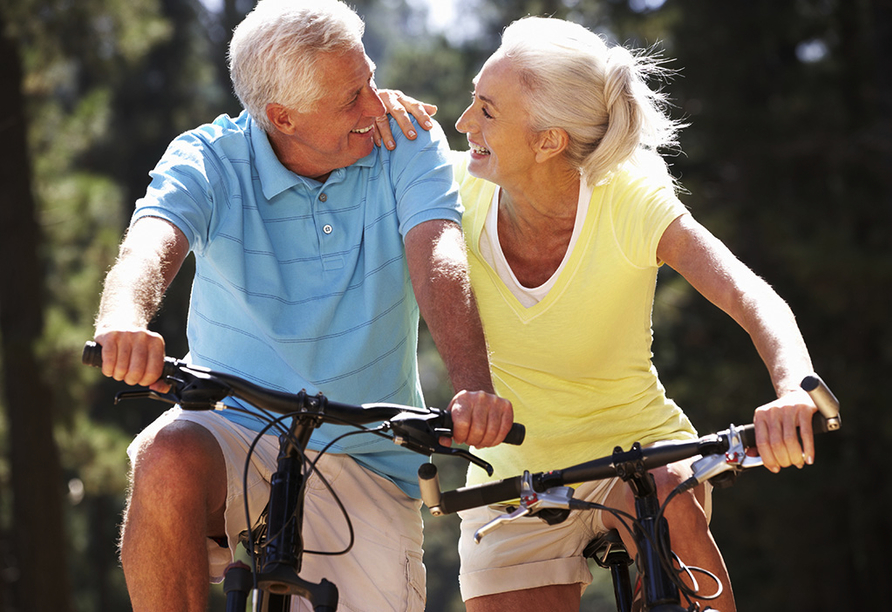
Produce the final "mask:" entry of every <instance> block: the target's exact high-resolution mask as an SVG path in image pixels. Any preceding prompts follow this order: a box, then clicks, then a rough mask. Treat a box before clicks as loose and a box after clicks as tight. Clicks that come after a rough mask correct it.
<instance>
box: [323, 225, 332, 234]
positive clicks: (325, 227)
mask: <svg viewBox="0 0 892 612" xmlns="http://www.w3.org/2000/svg"><path fill="white" fill-rule="evenodd" d="M331 229H332V228H331V226H330V225H328V224H327V223H326V224H325V226H324V227H323V228H322V231H323V232H325V233H326V234H330V233H331Z"/></svg>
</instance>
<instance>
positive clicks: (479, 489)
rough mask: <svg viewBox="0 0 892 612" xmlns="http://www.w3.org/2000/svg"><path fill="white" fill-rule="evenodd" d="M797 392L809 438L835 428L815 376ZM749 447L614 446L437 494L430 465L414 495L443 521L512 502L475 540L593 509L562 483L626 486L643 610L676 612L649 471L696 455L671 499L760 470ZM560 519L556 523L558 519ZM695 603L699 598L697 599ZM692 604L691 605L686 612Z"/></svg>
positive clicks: (728, 441)
mask: <svg viewBox="0 0 892 612" xmlns="http://www.w3.org/2000/svg"><path fill="white" fill-rule="evenodd" d="M802 388H803V389H804V390H806V391H808V393H809V394H810V395H811V397H812V399H813V400H814V402H815V404H816V406H817V407H818V412H816V413H815V415H814V419H813V426H814V430H815V432H828V431H836V430H838V429H839V428H840V427H841V420H840V417H839V402H838V401H837V399H836V398H835V397H834V396H833V394H832V393H831V392H830V390H829V389H828V388H827V386H826V385H825V384H824V383H823V381H821V379H820V378H818V377H817V375H811V376H808V377H806V378H805V379H804V380H803V381H802ZM755 446H756V441H755V429H754V427H753V426H752V425H745V426H742V427H736V426H734V425H731V426H730V427H729V429H728V430H726V431H723V432H719V433H717V434H712V435H708V436H704V437H702V438H700V439H699V440H694V441H690V442H674V443H667V444H665V445H659V446H652V447H649V448H646V449H642V448H641V445H640V444H638V443H637V442H636V443H635V444H634V445H633V446H632V448H631V450H629V451H623V450H622V449H620V448H617V449H616V450H615V451H614V452H613V454H612V455H611V456H608V457H602V458H599V459H595V460H593V461H589V462H586V463H581V464H578V465H574V466H570V467H568V468H565V469H563V470H554V471H551V472H540V473H537V474H530V473H529V472H525V473H524V474H523V476H515V477H514V478H508V479H504V480H501V481H496V482H491V483H486V484H482V485H476V486H472V487H463V488H460V489H456V490H454V491H447V492H442V491H441V490H440V485H439V479H438V476H437V469H436V466H434V465H433V464H426V465H423V466H421V468H419V470H418V480H419V484H420V485H421V496H422V500H423V501H424V503H425V504H426V505H427V506H428V508H429V509H430V511H431V514H432V515H433V516H442V515H445V514H450V513H453V512H459V511H461V510H466V509H469V508H475V507H478V506H487V505H491V504H498V503H502V502H505V501H508V500H516V499H518V498H519V507H517V508H516V509H515V510H513V511H512V512H510V513H509V514H506V515H503V516H501V517H498V518H496V519H495V520H493V521H492V522H490V523H489V524H487V525H484V526H483V527H481V528H480V529H479V530H478V531H477V533H476V534H475V536H474V537H475V539H476V540H478V541H479V540H480V539H481V538H483V537H485V536H486V535H487V534H488V533H490V532H491V531H492V530H494V529H497V528H498V527H499V526H500V525H502V524H504V523H505V522H510V521H512V520H516V519H517V518H520V517H522V516H535V515H536V514H538V513H541V512H543V511H545V512H551V514H550V515H549V517H550V520H549V522H553V517H554V516H555V514H554V513H555V512H556V511H557V510H558V509H561V510H562V511H563V512H564V513H565V514H564V515H563V518H566V515H568V514H569V511H572V510H593V509H594V510H599V509H603V507H602V506H600V505H598V504H592V503H589V502H586V501H582V500H577V499H574V498H573V489H571V488H570V487H569V486H567V485H569V484H572V483H580V482H587V481H595V480H602V479H605V478H613V477H619V478H621V479H622V480H623V481H625V482H626V483H628V484H629V486H630V487H631V489H632V492H633V494H634V496H635V511H636V519H637V520H636V521H635V523H634V527H633V533H632V535H633V539H634V541H635V544H636V548H637V553H638V557H637V562H638V569H639V575H640V576H641V578H642V590H643V602H644V610H646V611H652V612H680V611H682V612H683V611H686V610H691V609H694V608H684V607H682V606H681V603H680V602H681V596H680V594H679V585H678V583H677V582H676V580H675V579H674V578H673V577H672V576H671V575H670V573H669V572H670V568H671V565H672V559H671V557H670V555H669V553H670V552H671V542H670V540H669V530H668V525H667V524H666V521H665V519H664V518H663V517H662V508H661V506H660V503H659V500H658V498H657V494H656V486H655V484H654V479H653V476H652V475H651V474H650V473H649V470H651V469H654V468H656V467H660V466H664V465H668V464H670V463H674V462H676V461H681V460H683V459H688V458H691V457H695V456H697V455H701V458H700V459H698V460H697V461H695V462H694V463H693V464H692V469H693V475H692V476H691V477H690V478H689V479H688V480H686V481H685V482H683V483H682V484H681V485H679V486H678V487H677V488H676V489H675V490H674V491H673V492H672V494H670V496H669V498H668V499H667V502H666V503H668V502H669V500H671V498H672V497H674V495H676V494H677V493H681V492H683V491H687V490H689V489H692V488H693V487H695V486H697V485H699V484H701V483H702V482H705V481H707V480H711V479H714V478H716V477H725V476H728V473H730V475H731V476H734V475H736V474H737V473H738V472H740V471H743V470H746V469H750V468H753V467H757V466H760V465H762V461H761V458H759V457H757V456H750V455H748V453H747V450H748V449H753V448H755ZM561 520H563V519H561ZM627 558H628V556H627V555H626V556H625V557H623V556H622V555H618V557H617V558H615V559H614V560H613V561H612V563H611V574H612V576H613V580H614V592H615V594H616V599H617V610H618V612H629V611H630V610H631V605H632V602H631V597H630V592H631V587H630V583H629V576H628V568H627V567H622V566H623V565H624V564H625V560H626V559H627ZM701 599H702V597H701ZM693 605H695V604H692V606H693Z"/></svg>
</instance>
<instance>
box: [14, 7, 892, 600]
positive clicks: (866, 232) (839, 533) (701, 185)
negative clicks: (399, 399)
mask: <svg viewBox="0 0 892 612" xmlns="http://www.w3.org/2000/svg"><path fill="white" fill-rule="evenodd" d="M244 4H246V3H239V2H235V0H229V1H227V2H225V3H224V5H225V7H226V10H227V11H228V12H227V13H225V14H214V13H210V12H208V11H207V10H206V9H205V8H203V6H202V5H201V4H200V3H198V2H197V1H189V2H159V1H156V0H128V1H126V2H124V1H121V0H79V1H78V2H69V1H64V0H49V1H47V0H43V1H41V2H38V1H37V0H19V1H17V2H11V1H9V0H2V1H0V14H2V15H3V16H5V17H6V20H5V22H6V23H7V24H9V28H10V32H12V33H13V34H14V35H15V36H16V38H17V40H18V43H19V47H20V49H21V52H22V54H23V58H24V62H25V68H26V79H25V84H24V87H25V93H26V95H27V99H28V103H29V108H28V110H29V123H30V129H29V137H30V147H31V157H32V162H33V169H34V185H33V191H34V194H35V197H36V199H37V201H38V205H39V221H40V226H41V228H42V231H43V234H44V246H43V251H42V256H43V261H44V267H45V278H44V291H45V296H46V300H45V301H46V312H45V322H46V323H45V333H44V337H43V339H42V341H41V344H40V347H39V351H40V355H41V358H42V361H43V365H44V367H45V369H46V371H47V372H49V373H50V374H49V376H50V379H51V380H52V381H53V383H54V387H55V404H56V405H55V406H54V410H55V414H56V415H57V421H58V426H57V427H58V431H57V440H58V443H59V446H60V448H61V453H62V461H63V469H64V474H65V479H66V482H65V483H58V484H59V488H60V490H65V489H66V486H67V488H68V490H69V494H68V496H67V499H68V500H69V502H70V506H69V516H68V521H69V525H68V532H69V534H70V538H71V542H70V543H69V547H70V549H71V551H72V554H71V559H72V561H71V564H70V565H71V568H72V570H71V571H72V577H73V578H75V579H76V580H74V581H73V583H74V584H76V585H79V586H77V587H76V588H77V593H76V594H75V599H76V602H77V605H78V609H81V610H94V609H95V610H100V609H101V610H110V611H111V610H125V609H127V603H126V593H125V592H124V589H123V584H122V578H121V573H120V571H119V569H118V568H117V564H116V560H115V531H116V524H117V522H118V520H119V514H120V509H121V504H122V499H123V493H124V487H125V486H126V479H125V476H126V458H125V456H124V447H125V446H126V443H127V441H128V440H129V439H130V437H131V436H132V435H133V434H134V433H135V432H136V431H137V430H138V429H139V428H141V427H142V426H143V425H144V424H146V423H147V422H148V421H150V420H151V419H152V417H153V416H154V414H156V413H157V408H156V407H154V406H152V407H151V408H149V409H147V410H145V411H142V410H138V409H127V408H124V409H121V408H117V407H113V406H112V404H111V394H113V392H114V391H115V390H116V386H115V385H113V384H109V383H108V382H107V381H100V376H99V375H98V373H96V372H94V371H90V370H88V369H86V368H83V367H81V366H80V365H79V363H78V357H79V351H80V346H81V344H82V342H83V340H85V339H87V338H89V337H90V336H91V334H92V318H93V315H94V312H95V309H96V306H97V302H98V295H99V292H100V290H101V279H102V277H103V275H104V273H105V271H106V270H107V268H108V267H109V265H110V264H111V262H112V261H113V259H114V256H115V253H116V245H117V243H118V241H119V240H120V237H121V233H122V231H123V229H124V227H125V226H126V223H127V219H128V217H129V214H130V211H131V209H132V205H133V201H134V199H135V198H137V197H139V196H140V195H141V194H142V193H143V192H144V190H145V186H146V184H147V182H148V179H147V172H148V171H149V170H150V169H151V168H152V167H153V166H154V163H155V161H157V159H158V157H159V156H160V154H161V152H162V151H163V149H164V147H165V146H166V144H167V143H168V142H169V140H170V139H171V138H172V137H173V136H175V135H176V134H177V133H179V132H180V131H182V130H185V129H188V128H190V127H193V126H194V125H197V124H199V123H202V122H206V121H208V120H210V119H212V118H213V117H214V116H216V115H217V114H219V113H220V112H230V113H235V112H238V108H237V105H236V103H235V101H234V99H233V98H232V96H231V94H230V92H229V85H228V79H227V77H226V74H225V64H224V61H223V47H222V44H223V42H225V40H224V39H226V38H228V31H229V30H230V29H231V27H232V25H233V23H232V22H233V20H235V22H237V21H238V18H239V14H238V13H239V12H240V11H243V10H244V9H246V8H248V7H246V6H243V5H244ZM357 4H358V10H359V12H360V13H362V14H364V15H366V17H367V23H368V32H367V42H368V44H367V47H368V51H369V53H370V55H371V56H372V58H373V59H374V60H375V61H376V63H377V64H378V84H379V85H380V86H382V87H393V88H399V89H402V90H404V91H405V92H406V93H408V94H410V95H413V96H415V97H418V98H421V99H424V100H427V101H431V102H434V103H436V104H438V105H439V106H440V112H439V114H438V119H439V120H440V122H441V124H443V126H444V128H445V129H446V132H447V134H449V136H450V139H451V142H452V146H453V147H454V148H459V149H461V148H464V147H465V145H464V138H462V137H461V136H460V135H456V134H455V132H454V130H453V129H452V125H453V124H454V122H455V120H456V119H457V118H458V116H459V114H460V113H461V112H462V111H463V109H464V108H465V106H466V104H467V100H468V91H469V90H470V87H471V78H472V77H473V76H474V74H476V72H477V71H478V70H479V68H480V66H481V64H482V62H483V61H484V60H485V58H486V57H487V56H488V55H489V53H491V51H492V50H494V49H495V47H496V46H497V45H498V33H499V31H500V30H501V29H502V28H503V27H504V25H506V24H507V23H509V22H510V21H511V20H513V19H517V18H519V17H522V16H524V15H526V14H554V15H556V16H559V17H564V18H568V19H572V20H575V21H579V22H581V23H583V24H585V25H587V26H588V27H590V28H592V29H595V30H597V31H599V32H602V33H604V34H605V35H606V36H608V37H609V38H610V39H611V40H616V41H622V42H627V43H629V44H631V45H634V46H640V47H648V46H650V45H653V44H655V43H660V46H661V47H663V48H664V49H665V50H666V55H667V56H669V57H675V58H677V61H675V62H673V63H672V64H671V65H670V67H672V68H675V69H677V70H679V75H678V77H677V78H676V79H674V80H673V81H672V82H671V83H670V84H669V85H668V86H667V91H668V92H669V94H670V97H671V98H672V99H673V101H674V103H675V105H676V108H675V112H676V113H677V115H678V116H679V117H683V118H685V119H686V120H687V121H689V122H690V123H691V127H690V128H688V129H687V130H685V131H684V132H683V134H682V146H683V149H684V151H685V154H684V155H683V156H680V157H678V158H676V159H674V160H673V169H674V171H675V172H676V174H677V175H678V176H679V177H680V179H681V181H682V183H683V184H684V186H685V188H686V189H687V191H688V192H689V193H688V194H687V195H685V196H684V198H683V199H684V201H685V203H686V204H687V205H688V206H689V207H690V209H691V211H692V212H693V213H694V215H695V216H696V217H697V218H699V219H700V220H701V221H702V222H704V224H705V225H707V227H709V228H711V229H712V231H713V232H714V233H715V234H716V235H717V236H719V237H720V238H721V239H722V240H724V241H725V242H726V243H727V244H728V245H729V246H730V247H731V248H732V250H734V251H735V253H737V254H738V255H739V256H740V257H741V259H742V260H743V261H744V262H746V263H747V264H749V265H750V266H752V267H753V268H754V269H755V270H756V271H757V273H759V274H761V275H763V276H764V277H765V278H766V279H767V280H768V281H769V282H770V283H772V284H773V285H774V286H775V287H776V288H777V289H778V291H779V293H781V295H783V296H784V297H785V298H786V299H787V300H788V301H789V302H790V304H791V306H792V307H793V310H794V311H795V312H796V313H797V315H798V317H799V322H800V325H801V327H802V330H803V333H804V335H805V337H806V340H807V341H808V343H809V345H810V348H811V350H812V355H813V359H814V361H815V367H816V369H817V370H818V371H819V372H820V373H821V374H822V376H824V378H825V379H826V380H827V381H828V383H830V385H831V386H832V387H833V388H834V390H835V391H836V393H837V395H838V396H839V397H840V399H841V400H842V401H843V405H844V428H843V431H842V432H841V433H840V434H838V435H836V436H828V437H826V439H821V440H819V441H818V464H817V465H815V466H812V467H809V468H808V469H805V470H803V471H801V472H796V471H792V472H791V471H787V472H784V473H782V474H781V475H779V476H772V475H769V474H767V473H765V474H752V475H747V476H745V477H744V478H742V479H741V482H739V483H738V485H737V486H736V487H734V488H732V489H729V490H720V491H717V492H716V494H715V503H716V512H715V518H714V521H713V527H714V531H715V533H716V537H717V539H718V541H719V544H720V546H721V547H722V549H723V552H724V554H725V557H726V559H727V561H728V565H729V568H730V571H731V575H732V578H733V579H734V581H735V584H734V586H735V592H736V594H737V597H738V600H739V602H740V608H741V609H758V610H765V611H771V610H780V609H802V610H805V609H808V610H830V609H833V610H838V609H861V608H868V607H880V605H881V602H880V599H879V590H877V589H876V584H877V583H878V582H880V580H879V572H878V568H880V567H883V561H882V560H883V555H884V554H885V550H886V549H887V548H888V545H889V544H890V531H889V529H888V526H887V523H888V520H887V519H886V518H885V516H884V502H886V501H889V500H890V499H892V491H890V485H889V483H888V482H889V479H884V478H882V477H881V476H880V473H879V472H878V471H877V468H875V467H871V468H869V469H865V468H864V467H862V466H876V465H882V463H881V462H882V459H883V457H882V455H881V453H882V450H883V448H884V446H885V443H888V442H889V441H890V440H892V417H890V416H888V411H885V410H883V403H882V402H881V399H880V396H879V392H878V383H879V382H881V381H882V380H884V374H885V371H886V369H887V368H888V367H889V366H890V364H892V350H890V348H889V347H890V346H892V339H890V331H889V326H888V324H887V317H888V313H889V312H890V310H892V308H890V306H892V304H890V302H892V296H890V287H892V255H890V254H889V249H888V232H889V228H890V227H892V219H890V215H892V186H890V179H889V177H890V176H892V153H890V150H889V146H888V143H889V142H890V141H892V125H890V121H892V119H890V117H892V112H890V110H892V92H890V84H889V83H888V79H887V78H885V75H887V74H889V71H890V57H892V51H890V44H892V43H890V42H889V41H890V40H892V38H890V37H889V36H888V32H889V28H890V19H892V17H890V15H889V14H888V9H883V8H881V3H879V2H877V1H876V0H867V1H865V2H861V3H856V4H844V3H842V2H839V1H838V0H831V1H828V2H795V3H778V2H770V1H768V0H760V1H756V2H749V3H721V2H711V1H708V0H706V1H705V0H693V1H691V2H685V3H680V2H666V3H665V4H663V5H662V6H660V7H659V8H658V9H656V10H643V9H642V8H641V6H643V5H644V3H640V2H636V3H629V2H625V1H620V0H610V1H607V0H604V1H596V0H574V1H570V0H564V1H558V0H555V1H544V0H541V1H530V2H508V1H506V0H489V1H486V0H475V1H473V2H471V1H467V0H466V2H465V3H464V4H463V5H462V6H463V8H462V9H461V15H462V16H461V18H460V24H459V25H458V26H456V27H454V28H452V29H451V30H450V31H449V32H445V33H443V34H437V35H429V34H428V33H427V31H426V25H425V22H424V20H423V19H422V16H421V15H419V14H418V13H415V12H413V11H412V10H410V9H409V7H408V4H407V3H406V2H405V1H404V0H388V1H383V0H382V1H377V2H373V1H365V2H359V3H357ZM633 7H634V8H635V10H633ZM884 10H885V12H884ZM884 28H885V29H884ZM884 33H885V34H884ZM0 61H3V58H0ZM0 231H5V228H0ZM188 275H189V269H188V268H187V269H186V270H184V271H183V273H182V274H181V276H182V277H187V276H188ZM187 299H188V281H187V280H182V279H178V281H177V283H176V284H175V285H174V287H173V288H172V289H171V292H170V294H169V296H168V298H167V303H166V307H165V309H164V312H163V313H162V316H161V317H159V320H158V321H157V322H156V326H157V327H158V328H159V329H162V330H164V334H165V336H166V337H168V338H169V341H170V345H171V347H172V348H171V352H173V353H175V354H179V353H182V352H183V350H184V347H183V340H182V330H183V327H184V320H183V317H184V312H185V303H186V301H187ZM654 326H655V336H656V341H655V345H654V351H655V360H656V363H657V366H658V368H659V370H660V372H661V374H662V377H663V379H664V382H665V383H666V385H667V387H668V389H669V391H670V394H671V395H672V396H673V397H674V398H676V400H677V401H678V402H679V404H680V405H681V406H682V407H684V408H685V410H686V411H687V412H688V413H689V414H690V415H691V416H692V418H693V419H694V421H695V423H696V424H697V426H698V427H699V428H700V429H701V430H702V431H708V430H711V429H715V428H719V427H724V426H726V425H727V424H728V422H730V421H733V422H735V423H742V422H744V421H747V420H749V419H750V418H751V417H752V409H753V407H754V406H757V405H759V404H762V403H764V402H766V401H768V400H770V399H771V398H772V394H773V391H772V389H771V386H770V381H769V380H768V378H767V376H766V374H765V370H764V367H763V366H762V364H761V362H760V361H759V358H758V355H757V354H756V353H755V351H754V349H753V347H752V344H751V343H750V341H749V338H748V337H747V336H746V334H745V333H743V332H742V331H741V330H740V328H739V327H738V326H737V325H736V324H735V323H734V322H733V321H731V320H730V319H728V318H727V317H726V316H725V315H723V314H722V313H721V312H719V311H718V310H717V309H715V307H713V306H712V305H711V304H709V303H707V302H706V301H705V300H703V299H702V298H701V297H700V296H699V295H698V294H696V292H694V291H693V290H692V289H691V288H690V286H689V285H687V283H686V282H685V281H684V280H683V279H681V278H680V277H678V275H676V274H674V273H673V272H672V271H670V270H664V271H663V272H661V275H660V282H659V288H658V294H657V303H656V307H655V314H654ZM420 350H421V355H420V362H421V367H422V372H423V376H424V387H425V393H426V396H427V400H428V403H429V404H431V405H437V406H445V405H446V404H447V403H448V401H449V398H450V396H451V389H449V386H448V384H447V383H446V382H445V377H444V376H443V372H442V364H441V363H440V362H439V359H438V357H437V355H436V352H435V349H434V348H433V347H432V344H431V343H430V341H429V338H428V337H427V336H424V335H423V336H422V341H421V347H420ZM153 411H154V412H153ZM0 434H4V435H0V450H3V451H4V454H3V456H4V457H5V451H6V447H7V444H6V435H8V432H6V431H5V428H4V425H3V423H2V422H0ZM437 463H438V466H439V467H440V468H441V471H442V472H443V480H444V483H445V484H446V485H450V486H458V485H459V484H461V482H462V471H463V467H461V466H458V465H457V464H458V462H448V460H445V459H440V460H438V462H437ZM447 464H451V465H447ZM8 482H9V473H8V465H7V464H6V463H5V462H4V461H0V486H2V487H3V488H4V490H6V488H7V484H8ZM68 485H70V486H68ZM48 486H49V485H48ZM8 504H9V501H8V496H3V500H2V501H0V522H2V524H0V526H2V529H3V530H6V529H8V528H9V526H8V515H9V511H8ZM425 523H426V536H425V537H426V547H425V548H426V554H425V563H426V565H427V567H428V575H429V603H430V605H429V610H459V609H461V604H460V602H459V600H458V596H457V581H456V573H457V560H456V552H455V544H456V541H457V521H456V520H455V519H454V517H453V518H441V519H434V518H432V517H429V516H428V517H426V519H425ZM0 531H2V530H0ZM825 534H834V535H833V536H831V537H832V538H834V540H833V541H832V543H831V542H828V541H827V540H826V539H825V538H826V535H825ZM791 558H794V559H795V562H792V563H791V562H790V559H791ZM603 574H604V572H602V571H601V570H596V571H595V575H596V578H597V579H598V580H599V581H603V580H604V575H603ZM608 590H609V587H603V586H601V587H595V588H592V589H591V591H592V593H593V594H592V595H591V597H592V598H593V599H597V598H603V597H604V593H605V592H606V591H608ZM608 597H609V595H608ZM0 604H2V598H0ZM592 606H593V607H595V608H596V609H609V604H608V605H606V606H605V605H602V604H601V603H593V604H592Z"/></svg>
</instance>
